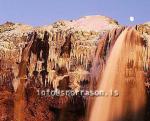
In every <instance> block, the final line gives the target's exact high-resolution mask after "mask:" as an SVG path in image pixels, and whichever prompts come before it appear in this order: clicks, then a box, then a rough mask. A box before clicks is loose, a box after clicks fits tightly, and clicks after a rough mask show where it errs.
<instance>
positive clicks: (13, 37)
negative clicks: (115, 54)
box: [0, 16, 149, 121]
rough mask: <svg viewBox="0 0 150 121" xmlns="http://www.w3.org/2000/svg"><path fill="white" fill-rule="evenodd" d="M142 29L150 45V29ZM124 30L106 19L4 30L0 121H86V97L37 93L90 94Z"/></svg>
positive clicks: (0, 56)
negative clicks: (40, 92) (92, 80)
mask: <svg viewBox="0 0 150 121" xmlns="http://www.w3.org/2000/svg"><path fill="white" fill-rule="evenodd" d="M137 28H138V30H139V31H140V32H141V31H142V32H141V35H142V36H143V37H144V38H145V40H148V38H149V33H147V30H148V31H149V27H148V25H139V26H138V27H137ZM141 28H142V29H141ZM145 29H146V32H145V31H144V30H145ZM123 30H124V28H123V27H121V26H120V25H118V24H117V22H116V21H114V20H112V19H110V18H107V17H104V16H87V17H84V18H80V19H79V20H72V21H58V22H56V23H54V24H52V25H48V26H42V27H32V26H28V25H23V24H14V23H11V22H7V23H5V24H3V25H1V26H0V75H1V76H0V91H1V93H0V97H1V98H0V107H1V108H0V121H5V120H8V121H11V120H14V121H19V120H21V121H57V120H60V121H83V120H84V117H85V110H86V108H87V107H86V101H87V100H86V98H84V97H81V96H73V97H68V96H60V97H52V96H45V95H44V96H42V95H38V91H37V90H46V89H50V90H54V89H55V90H56V89H60V90H69V89H72V90H75V91H76V92H77V91H79V90H80V89H88V88H89V83H90V78H91V76H90V75H91V73H90V72H91V71H90V70H91V67H92V64H93V63H94V64H95V65H93V68H94V67H95V69H96V68H99V66H100V65H105V61H106V59H107V56H108V55H109V51H110V50H111V48H112V47H113V45H114V43H115V41H116V39H117V38H118V36H119V35H120V33H121V32H122V31H123ZM143 31H144V32H143ZM104 35H105V36H104ZM99 40H100V41H99ZM148 42H149V41H148ZM98 48H99V49H98ZM95 61H96V62H95ZM96 78H97V77H96ZM94 85H95V84H94ZM18 109H20V110H21V109H22V110H23V111H20V110H18ZM22 112H24V115H22ZM16 114H17V115H16ZM20 117H23V118H22V119H21V118H20Z"/></svg>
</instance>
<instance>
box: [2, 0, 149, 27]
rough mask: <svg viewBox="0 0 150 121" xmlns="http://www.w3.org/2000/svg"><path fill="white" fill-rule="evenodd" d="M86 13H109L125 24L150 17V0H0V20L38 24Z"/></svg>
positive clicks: (76, 16)
mask: <svg viewBox="0 0 150 121" xmlns="http://www.w3.org/2000/svg"><path fill="white" fill-rule="evenodd" d="M86 15H105V16H109V17H111V18H114V19H116V20H118V21H119V23H121V24H125V25H130V24H139V23H144V22H147V21H150V0H0V24H2V23H4V22H6V21H12V22H19V23H26V24H29V25H33V26H38V25H47V24H50V23H53V22H55V21H57V20H60V19H67V20H71V19H77V18H79V17H82V16H86ZM130 16H134V17H135V21H134V22H133V23H131V22H130V21H129V17H130Z"/></svg>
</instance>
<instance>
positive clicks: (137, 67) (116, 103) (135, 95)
mask: <svg viewBox="0 0 150 121" xmlns="http://www.w3.org/2000/svg"><path fill="white" fill-rule="evenodd" d="M144 51H145V47H144V46H143V45H142V39H141V37H140V35H139V33H138V32H137V31H136V30H135V29H134V28H127V29H125V30H124V31H123V32H122V33H121V35H120V36H119V37H118V39H117V40H116V42H115V44H114V46H113V48H112V50H111V52H110V55H109V57H108V60H107V62H106V66H105V69H104V71H103V73H102V77H99V74H100V73H98V75H97V76H98V77H99V79H98V80H99V81H100V83H99V85H98V90H103V91H105V94H106V95H105V96H104V97H96V98H95V100H94V103H93V106H92V110H91V113H90V118H89V121H143V116H144V106H145V103H146V102H145V101H146V96H145V86H144V75H143V58H144ZM111 90H117V91H118V92H119V96H117V97H114V96H112V95H111V94H110V91H111Z"/></svg>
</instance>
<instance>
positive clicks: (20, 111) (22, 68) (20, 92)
mask: <svg viewBox="0 0 150 121" xmlns="http://www.w3.org/2000/svg"><path fill="white" fill-rule="evenodd" d="M32 43H33V41H30V42H29V44H28V45H27V46H26V47H25V48H24V49H23V52H22V57H21V63H20V64H19V74H18V79H20V81H19V80H15V81H18V82H16V85H18V86H17V87H16V88H17V90H16V94H15V101H14V121H25V117H24V108H25V95H24V94H25V81H26V79H27V78H26V69H27V64H28V59H29V51H30V48H31V45H32ZM17 83H19V84H17Z"/></svg>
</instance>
